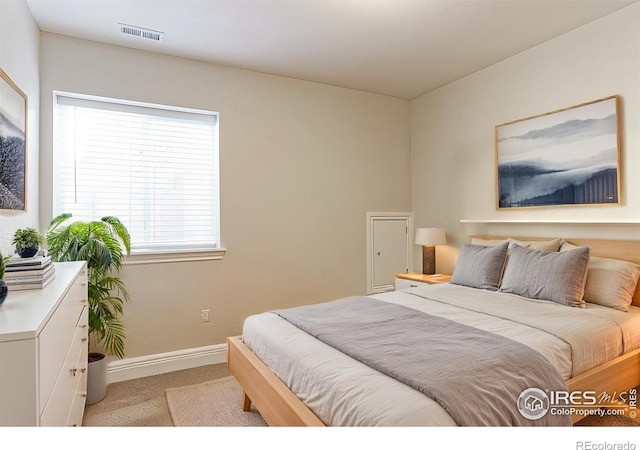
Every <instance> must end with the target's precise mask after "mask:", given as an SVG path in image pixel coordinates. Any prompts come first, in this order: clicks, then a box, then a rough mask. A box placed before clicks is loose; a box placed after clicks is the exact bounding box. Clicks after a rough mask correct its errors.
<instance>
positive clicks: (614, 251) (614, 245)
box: [469, 234, 640, 306]
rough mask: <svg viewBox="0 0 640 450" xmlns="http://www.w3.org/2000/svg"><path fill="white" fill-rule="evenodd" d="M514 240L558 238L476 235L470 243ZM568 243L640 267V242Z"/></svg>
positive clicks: (639, 298) (636, 299)
mask: <svg viewBox="0 0 640 450" xmlns="http://www.w3.org/2000/svg"><path fill="white" fill-rule="evenodd" d="M509 237H511V238H513V239H516V240H518V241H548V240H549V239H556V238H557V236H556V237H517V236H492V235H479V234H474V235H470V236H469V242H471V240H472V239H496V240H498V239H507V238H509ZM563 239H564V240H565V241H566V242H568V243H570V244H573V245H577V246H578V247H589V248H590V251H589V254H590V255H591V256H600V257H602V258H613V259H621V260H623V261H630V262H632V263H634V264H638V265H640V240H638V241H629V240H615V239H571V238H563ZM632 304H633V305H635V306H640V283H638V286H637V287H636V292H635V294H633V302H632Z"/></svg>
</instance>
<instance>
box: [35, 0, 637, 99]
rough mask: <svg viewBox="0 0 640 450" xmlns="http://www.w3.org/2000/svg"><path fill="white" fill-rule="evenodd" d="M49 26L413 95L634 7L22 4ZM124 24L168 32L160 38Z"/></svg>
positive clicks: (134, 0)
mask: <svg viewBox="0 0 640 450" xmlns="http://www.w3.org/2000/svg"><path fill="white" fill-rule="evenodd" d="M26 3H27V5H28V6H29V8H30V9H31V12H32V14H33V17H34V19H35V21H36V23H37V24H38V26H39V27H40V29H41V30H42V31H47V32H52V33H58V34H64V35H69V36H73V37H78V38H82V39H88V40H94V41H99V42H105V43H109V44H115V45H121V46H125V47H132V48H137V49H142V50H148V51H153V52H158V53H165V54H169V55H174V56H182V57H186V58H192V59H198V60H203V61H209V62H214V63H219V64H225V65H229V66H235V67H240V68H246V69H251V70H255V71H259V72H265V73H270V74H275V75H283V76H288V77H293V78H299V79H303V80H310V81H317V82H321V83H327V84H332V85H336V86H343V87H348V88H353V89H360V90H364V91H370V92H378V93H382V94H388V95H393V96H396V97H402V98H414V97H417V96H419V95H421V94H423V93H425V92H428V91H430V90H432V89H435V88H437V87H440V86H443V85H445V84H447V83H450V82H452V81H454V80H456V79H460V78H462V77H464V76H466V75H469V74H471V73H473V72H476V71H478V70H480V69H482V68H484V67H487V66H490V65H492V64H494V63H496V62H498V61H501V60H503V59H505V58H508V57H509V56H512V55H514V54H517V53H519V52H522V51H523V50H526V49H527V48H530V47H533V46H535V45H537V44H539V43H542V42H544V41H547V40H549V39H552V38H554V37H555V36H558V35H560V34H563V33H566V32H568V31H570V30H572V29H575V28H577V27H579V26H581V25H583V24H586V23H588V22H591V21H593V20H596V19H598V18H600V17H602V16H604V15H607V14H610V13H611V12H613V11H616V10H618V9H620V8H623V7H625V6H628V5H630V4H632V3H635V1H613V0H605V1H576V0H573V1H569V0H564V1H550V0H545V1H520V0H512V1H506V0H502V1H485V0H475V1H459V0H456V1H454V0H447V1H435V0H253V1H252V0H26ZM118 23H125V24H127V25H134V26H139V27H143V28H148V29H151V30H157V31H163V32H165V33H166V37H165V41H164V42H163V43H158V42H153V41H148V40H143V39H141V38H137V37H132V36H126V35H122V34H120V31H119V26H118Z"/></svg>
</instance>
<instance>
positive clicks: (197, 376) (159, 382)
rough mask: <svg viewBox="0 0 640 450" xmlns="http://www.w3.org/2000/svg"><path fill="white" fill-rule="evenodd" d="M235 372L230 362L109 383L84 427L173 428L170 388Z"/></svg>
mask: <svg viewBox="0 0 640 450" xmlns="http://www.w3.org/2000/svg"><path fill="white" fill-rule="evenodd" d="M230 375H231V372H229V369H227V365H226V364H224V363H223V364H214V365H207V366H201V367H195V368H193V369H185V370H177V371H175V372H169V373H164V374H161V375H153V376H149V377H143V378H136V379H133V380H126V381H119V382H117V383H112V384H110V385H109V386H107V396H106V397H105V399H104V400H102V401H101V402H99V403H96V404H94V405H89V406H87V407H86V408H85V410H84V418H83V420H82V426H84V427H172V426H173V422H172V420H171V414H170V413H169V408H168V406H167V396H166V394H165V391H166V390H167V389H171V388H175V387H180V386H190V385H193V384H197V383H203V382H206V381H211V380H216V379H220V378H224V377H228V376H230Z"/></svg>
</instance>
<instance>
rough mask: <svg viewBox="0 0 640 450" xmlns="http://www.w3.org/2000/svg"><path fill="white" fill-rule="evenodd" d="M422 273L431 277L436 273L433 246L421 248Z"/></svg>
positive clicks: (434, 248)
mask: <svg viewBox="0 0 640 450" xmlns="http://www.w3.org/2000/svg"><path fill="white" fill-rule="evenodd" d="M422 273H423V274H424V275H433V274H434V273H436V247H435V245H423V246H422Z"/></svg>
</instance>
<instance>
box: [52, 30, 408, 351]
mask: <svg viewBox="0 0 640 450" xmlns="http://www.w3.org/2000/svg"><path fill="white" fill-rule="evenodd" d="M41 46H42V52H41V55H42V56H41V89H42V90H41V94H42V104H41V108H42V128H41V130H42V140H41V144H42V152H41V164H42V171H41V184H42V188H41V222H42V224H43V226H46V224H48V221H49V220H50V219H51V215H52V211H51V184H52V174H51V170H52V157H51V147H52V132H51V121H52V114H51V111H52V91H53V90H63V91H72V92H80V93H86V94H94V95H103V96H110V97H119V98H125V99H132V100H139V101H145V102H153V103H163V104H169V105H177V106H184V107H191V108H202V109H211V110H215V111H218V112H220V124H221V128H220V166H221V219H222V222H221V228H222V230H221V235H222V244H223V246H225V247H226V248H227V249H228V251H227V254H226V256H225V258H224V259H223V260H222V261H213V262H183V263H171V264H152V265H137V266H126V267H125V268H124V270H123V272H122V276H123V278H124V280H125V281H126V283H127V285H128V288H129V291H130V293H131V297H132V302H131V303H129V304H127V305H126V314H125V317H124V319H125V322H126V326H127V331H128V335H129V336H128V339H127V342H126V346H127V347H126V354H127V357H136V356H143V355H151V354H157V353H162V352H168V351H174V350H180V349H188V348H193V347H200V346H207V345H213V344H220V343H223V342H225V338H226V337H227V336H229V335H236V334H239V333H240V332H241V325H242V321H243V319H244V318H245V317H246V316H247V315H249V314H252V313H256V312H261V311H265V310H269V309H273V308H282V307H287V306H292V305H297V304H305V303H312V302H318V301H326V300H332V299H334V298H338V297H342V296H347V295H353V294H364V293H365V290H366V213H367V211H377V212H379V211H406V210H409V208H410V205H411V203H410V202H411V199H410V196H411V193H410V182H409V175H410V163H409V156H410V140H409V139H410V132H409V126H410V120H409V102H408V101H406V100H400V99H396V98H392V97H387V96H381V95H375V94H370V93H365V92H360V91H354V90H349V89H342V88H336V87H331V86H326V85H322V84H317V83H309V82H304V81H299V80H293V79H289V78H283V77H276V76H269V75H264V74H259V73H255V72H251V71H246V70H240V69H235V68H229V67H223V66H218V65H213V64H207V63H202V62H196V61H193V60H187V59H180V58H174V57H168V56H161V55H159V54H154V53H148V52H141V51H136V50H130V49H125V48H120V47H116V46H109V45H102V44H97V43H93V42H88V41H83V40H78V39H73V38H68V37H62V36H59V35H54V34H48V33H43V34H42V40H41ZM201 309H211V322H210V323H205V324H203V323H201V322H200V310H201Z"/></svg>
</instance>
